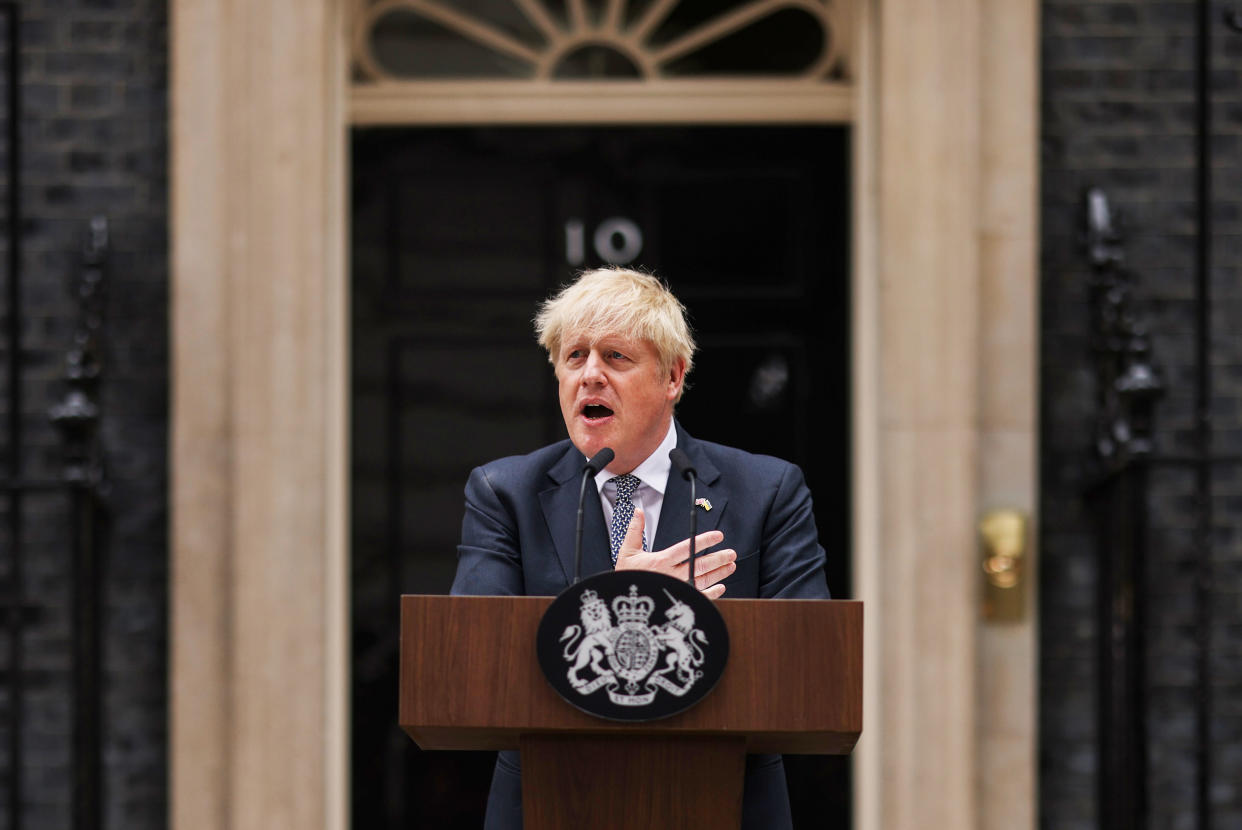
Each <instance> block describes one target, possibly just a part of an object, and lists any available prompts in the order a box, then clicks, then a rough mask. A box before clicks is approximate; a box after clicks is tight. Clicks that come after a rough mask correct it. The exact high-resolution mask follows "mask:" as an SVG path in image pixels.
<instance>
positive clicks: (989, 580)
mask: <svg viewBox="0 0 1242 830" xmlns="http://www.w3.org/2000/svg"><path fill="white" fill-rule="evenodd" d="M1027 536H1028V533H1027V518H1026V514H1024V513H1022V512H1021V511H1019V510H1014V509H1011V508H1003V509H999V510H991V511H989V512H988V513H986V514H985V515H984V516H983V518H982V519H980V520H979V538H980V541H981V554H982V559H983V561H982V569H983V617H984V619H986V620H991V621H995V622H1017V621H1019V620H1021V619H1022V618H1023V616H1025V614H1026V602H1025V594H1026V591H1025V587H1026V585H1025V579H1024V576H1025V571H1026V568H1025V561H1024V560H1025V558H1026V546H1027Z"/></svg>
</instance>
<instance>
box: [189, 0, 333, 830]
mask: <svg viewBox="0 0 1242 830" xmlns="http://www.w3.org/2000/svg"><path fill="white" fill-rule="evenodd" d="M171 9H172V58H173V61H172V109H173V116H172V147H173V162H172V182H173V192H172V238H173V252H172V285H173V288H172V290H173V300H172V304H173V310H172V320H173V322H172V325H173V342H174V349H173V374H172V377H173V392H172V407H173V429H174V434H173V441H172V490H173V492H172V508H173V519H172V586H171V597H172V632H171V650H172V654H171V666H172V668H171V672H172V679H171V691H172V694H171V719H172V725H171V735H172V737H171V741H172V750H171V753H170V762H171V800H172V806H171V824H172V826H173V827H174V828H175V830H217V829H218V830H224V828H230V829H231V830H241V828H256V829H257V828H263V830H275V829H276V828H291V829H292V828H298V830H306V829H307V828H342V827H344V826H345V815H346V803H347V799H346V793H345V786H346V784H345V782H346V775H345V767H344V765H345V758H346V751H347V747H346V743H345V741H346V738H345V736H346V709H345V703H346V688H347V686H346V683H347V680H346V678H347V673H346V665H345V660H346V643H345V638H346V634H347V630H348V624H347V622H348V621H347V618H346V610H345V609H346V593H345V592H346V590H347V588H346V586H347V579H346V570H345V561H346V553H345V551H346V544H345V526H346V521H347V509H346V500H345V487H346V475H347V464H346V446H345V441H346V428H345V423H344V418H345V413H346V412H347V407H346V389H347V379H346V371H345V362H344V361H345V353H346V352H345V350H346V340H345V331H346V329H345V325H346V319H347V318H346V308H347V306H346V303H347V295H346V280H345V278H344V273H345V266H344V256H343V251H344V245H345V214H344V211H345V196H344V186H343V184H344V176H345V123H344V120H343V113H344V83H345V81H346V78H347V75H346V71H345V66H344V58H343V54H344V52H343V48H342V45H343V42H344V24H343V22H342V20H341V13H342V12H341V8H340V3H339V2H338V1H337V0H271V2H264V3H261V4H254V3H251V2H248V0H174V2H173V4H172V7H171Z"/></svg>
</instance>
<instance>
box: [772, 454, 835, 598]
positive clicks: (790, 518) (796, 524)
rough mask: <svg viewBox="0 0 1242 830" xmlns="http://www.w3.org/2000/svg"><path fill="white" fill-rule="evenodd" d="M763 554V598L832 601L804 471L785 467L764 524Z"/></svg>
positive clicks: (792, 466) (790, 465)
mask: <svg viewBox="0 0 1242 830" xmlns="http://www.w3.org/2000/svg"><path fill="white" fill-rule="evenodd" d="M762 551H763V558H762V560H761V564H760V573H759V596H760V597H763V598H774V599H829V598H830V597H829V594H828V582H827V579H826V578H825V576H824V560H825V554H824V549H823V548H822V547H821V546H820V544H819V532H818V531H817V530H816V528H815V513H814V511H813V510H812V509H811V491H810V490H809V489H808V488H807V486H806V480H805V479H804V478H803V476H802V471H801V470H800V469H798V467H796V466H795V465H793V464H788V465H786V467H785V470H784V473H783V474H782V475H781V479H780V482H779V484H778V485H777V488H776V496H775V498H774V499H773V500H772V507H771V509H770V510H769V511H768V515H767V517H766V519H765V521H764V526H763V541H762Z"/></svg>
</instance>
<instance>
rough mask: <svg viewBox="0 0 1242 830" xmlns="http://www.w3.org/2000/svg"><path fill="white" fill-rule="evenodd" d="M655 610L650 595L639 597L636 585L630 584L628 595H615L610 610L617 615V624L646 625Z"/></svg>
mask: <svg viewBox="0 0 1242 830" xmlns="http://www.w3.org/2000/svg"><path fill="white" fill-rule="evenodd" d="M654 610H655V602H654V601H653V600H652V599H651V597H640V596H639V595H638V586H637V585H631V586H630V595H629V596H628V597H617V598H616V599H614V600H613V601H612V612H613V613H614V614H616V615H617V624H618V625H625V624H626V623H638V624H639V625H646V624H647V620H648V619H649V618H650V617H651V612H652V611H654Z"/></svg>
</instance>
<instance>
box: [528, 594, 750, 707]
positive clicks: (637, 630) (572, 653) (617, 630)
mask: <svg viewBox="0 0 1242 830" xmlns="http://www.w3.org/2000/svg"><path fill="white" fill-rule="evenodd" d="M603 577H607V578H608V579H607V580H606V581H607V582H609V583H613V584H614V585H615V584H616V583H618V582H621V583H624V587H623V588H620V590H617V587H620V586H617V587H614V589H613V590H614V592H615V594H616V595H614V596H612V597H611V601H609V599H608V597H607V593H608V592H607V590H600V589H601V587H603V586H601V585H599V584H597V583H598V582H599V580H600V579H601V578H603ZM640 583H644V584H642V585H640ZM687 594H688V595H687ZM678 595H680V596H678ZM570 602H572V603H573V605H574V606H576V608H577V614H576V615H575V616H576V619H575V620H574V621H573V622H568V620H565V621H564V622H563V623H562V624H560V625H557V626H556V628H557V629H559V636H558V637H557V640H556V651H557V655H556V656H557V657H559V660H555V659H553V660H549V659H548V658H551V657H552V656H553V655H551V654H548V653H547V652H549V651H550V648H549V646H548V642H547V641H546V640H545V633H544V631H542V630H541V632H540V643H539V650H540V661H541V663H543V665H544V672H545V674H546V675H548V679H549V681H550V682H552V685H553V686H554V687H556V688H557V691H559V692H561V694H562V696H564V697H565V698H566V699H567V700H569V701H570V702H571V703H574V705H576V706H579V708H583V709H586V710H587V711H589V712H591V713H592V714H600V715H602V716H603V717H613V718H620V719H626V720H628V719H649V718H652V717H662V716H664V715H666V714H672V713H673V712H676V711H680V710H682V709H684V708H686V707H687V706H689V705H691V704H692V703H693V702H695V701H697V699H698V698H699V697H701V696H702V695H701V694H693V692H695V691H697V690H696V689H695V687H696V685H698V684H700V683H701V681H703V678H704V675H705V672H706V673H707V674H710V675H711V677H710V682H708V683H707V684H705V688H703V689H702V693H703V694H706V692H707V691H708V690H710V687H711V686H712V685H714V683H715V681H716V679H717V678H718V677H719V675H720V672H721V670H722V669H723V663H724V659H725V658H726V657H727V654H728V635H727V633H726V632H725V630H724V627H723V626H724V624H723V620H722V619H720V615H719V612H718V611H717V610H716V609H715V607H714V606H712V605H711V601H710V600H707V599H706V598H704V597H703V596H702V595H701V594H699V592H698V591H695V590H694V589H693V588H690V587H689V586H687V585H686V583H684V582H680V581H678V580H675V579H672V578H671V577H664V576H661V575H660V574H651V573H635V572H625V573H612V574H602V575H600V576H599V577H592V578H591V579H590V580H587V581H585V582H582V583H579V584H578V585H577V586H574V587H573V588H570V589H569V590H568V591H566V592H565V593H564V594H562V595H561V597H560V598H558V599H557V604H562V605H564V606H566V607H565V608H564V611H568V610H569V603H570ZM695 605H698V606H699V608H698V611H696V608H695ZM705 609H706V613H705V614H704V610H705ZM549 616H553V614H552V609H549ZM700 616H706V617H707V618H708V621H707V625H706V628H707V629H709V630H706V631H705V630H704V628H705V626H703V625H701V624H700V623H699V617H700ZM545 619H546V618H545ZM565 623H568V624H565ZM547 633H548V634H551V633H552V632H551V631H549V632H547ZM557 662H559V665H560V668H559V670H557V669H555V668H554V667H553V665H549V663H552V664H555V663H557ZM554 675H559V677H554ZM664 696H667V698H666V700H665V701H664V702H663V703H662V702H661V700H660V698H661V697H664ZM593 697H599V698H601V700H599V704H603V699H605V698H606V700H607V701H608V703H609V704H611V705H607V704H604V708H605V710H606V711H603V712H601V711H596V709H597V708H599V707H598V706H597V705H595V704H594V703H593V702H592V698H593Z"/></svg>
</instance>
